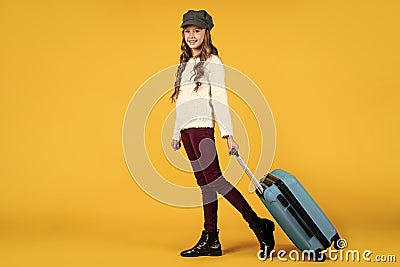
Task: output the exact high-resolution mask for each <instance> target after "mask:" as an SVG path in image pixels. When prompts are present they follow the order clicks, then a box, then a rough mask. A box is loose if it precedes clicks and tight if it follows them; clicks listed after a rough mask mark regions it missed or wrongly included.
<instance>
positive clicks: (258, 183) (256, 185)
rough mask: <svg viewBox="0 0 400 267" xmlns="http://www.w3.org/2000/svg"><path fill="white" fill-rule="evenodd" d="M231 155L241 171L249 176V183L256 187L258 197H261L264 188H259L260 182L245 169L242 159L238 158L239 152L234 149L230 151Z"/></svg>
mask: <svg viewBox="0 0 400 267" xmlns="http://www.w3.org/2000/svg"><path fill="white" fill-rule="evenodd" d="M231 153H232V154H233V155H235V156H236V159H237V161H238V162H239V164H240V166H242V168H243V170H244V171H245V172H246V174H247V176H249V178H250V180H251V182H252V183H253V184H254V186H255V187H256V190H257V192H258V193H259V195H261V196H262V195H263V193H264V188H263V187H262V186H261V184H260V182H259V181H258V180H257V178H256V177H255V176H254V174H253V173H252V172H251V171H250V169H249V167H247V164H246V163H245V162H244V161H243V160H242V158H241V157H240V156H239V152H238V151H237V150H236V149H232V152H231Z"/></svg>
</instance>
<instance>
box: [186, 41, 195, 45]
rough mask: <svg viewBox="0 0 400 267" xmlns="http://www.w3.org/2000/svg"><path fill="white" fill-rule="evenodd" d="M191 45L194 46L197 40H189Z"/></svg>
mask: <svg viewBox="0 0 400 267" xmlns="http://www.w3.org/2000/svg"><path fill="white" fill-rule="evenodd" d="M187 42H188V43H189V44H190V45H194V44H195V43H197V40H188V41H187Z"/></svg>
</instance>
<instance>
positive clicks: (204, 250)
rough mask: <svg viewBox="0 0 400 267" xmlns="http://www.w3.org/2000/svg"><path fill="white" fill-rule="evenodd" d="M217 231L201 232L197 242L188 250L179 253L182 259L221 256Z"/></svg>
mask: <svg viewBox="0 0 400 267" xmlns="http://www.w3.org/2000/svg"><path fill="white" fill-rule="evenodd" d="M218 233H219V230H215V231H212V232H207V231H205V230H204V231H203V232H202V234H201V237H200V240H199V242H197V244H196V245H195V246H194V247H193V248H191V249H188V250H184V251H182V252H181V256H182V257H198V256H221V255H222V250H221V243H219V239H218Z"/></svg>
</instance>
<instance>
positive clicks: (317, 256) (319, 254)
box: [313, 249, 326, 262]
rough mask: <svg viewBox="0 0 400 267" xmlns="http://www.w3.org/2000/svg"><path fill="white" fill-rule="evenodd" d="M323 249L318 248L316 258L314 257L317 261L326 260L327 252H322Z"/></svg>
mask: <svg viewBox="0 0 400 267" xmlns="http://www.w3.org/2000/svg"><path fill="white" fill-rule="evenodd" d="M321 252H322V250H321V249H317V250H316V251H315V258H314V259H313V260H314V261H316V262H324V261H325V260H326V255H325V253H321Z"/></svg>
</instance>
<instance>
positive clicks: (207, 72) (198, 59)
mask: <svg viewBox="0 0 400 267" xmlns="http://www.w3.org/2000/svg"><path fill="white" fill-rule="evenodd" d="M213 26H214V24H213V21H212V17H211V16H210V15H209V14H208V13H207V12H206V11H205V10H199V11H195V10H189V11H188V12H187V13H185V14H184V15H183V22H182V25H181V27H182V28H183V31H182V44H181V50H182V54H181V56H180V64H179V67H178V70H177V75H176V82H175V91H174V93H173V94H172V96H171V99H172V101H173V102H174V101H176V121H175V130H174V136H173V138H172V142H171V146H172V148H173V149H174V150H175V151H176V150H177V149H179V148H180V141H182V143H183V146H184V148H185V151H186V154H187V156H188V158H189V160H190V161H191V164H192V168H193V171H194V175H195V177H196V182H197V184H198V185H199V186H200V188H201V192H202V201H203V213H204V230H203V232H202V234H201V237H200V240H199V241H198V243H197V244H196V245H195V246H194V247H193V248H191V249H188V250H185V251H182V252H181V256H183V257H196V256H207V255H209V256H220V255H222V250H221V244H220V242H219V239H218V233H219V230H218V228H217V210H218V201H217V193H219V194H221V195H223V196H224V197H225V198H226V199H227V200H228V201H229V202H230V203H231V204H232V205H233V206H234V207H235V208H236V209H237V210H238V211H239V212H240V213H241V214H242V216H243V218H244V220H245V221H246V222H247V223H248V224H249V226H250V228H251V229H252V230H253V231H254V233H255V235H256V237H257V239H258V241H259V243H260V249H262V250H263V251H266V252H267V254H266V255H264V256H265V257H268V255H269V253H270V252H271V251H272V249H273V248H274V245H275V241H274V236H273V231H274V223H273V222H272V221H270V220H268V219H261V218H259V217H258V216H257V214H256V213H255V212H254V211H253V209H252V208H251V207H250V205H249V204H248V203H247V201H246V200H245V199H244V197H243V196H242V194H241V193H240V192H239V191H238V190H237V189H236V188H235V187H234V186H233V185H232V184H231V183H229V182H228V181H227V180H226V179H225V178H224V176H223V175H222V173H221V170H220V166H219V162H218V155H217V151H216V148H215V139H214V125H215V121H216V122H217V123H218V125H219V128H220V131H221V136H222V138H225V139H226V140H227V144H228V150H229V154H231V152H232V150H233V149H236V150H237V149H238V148H239V146H238V144H237V143H236V142H235V140H234V139H233V131H232V123H231V117H230V113H229V106H228V101H227V94H226V88H225V84H224V68H223V65H222V63H221V60H220V58H219V57H218V50H217V48H216V47H215V46H214V45H213V44H212V41H211V35H210V30H211V29H212V28H213Z"/></svg>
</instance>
